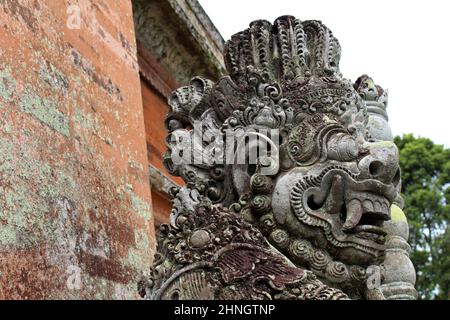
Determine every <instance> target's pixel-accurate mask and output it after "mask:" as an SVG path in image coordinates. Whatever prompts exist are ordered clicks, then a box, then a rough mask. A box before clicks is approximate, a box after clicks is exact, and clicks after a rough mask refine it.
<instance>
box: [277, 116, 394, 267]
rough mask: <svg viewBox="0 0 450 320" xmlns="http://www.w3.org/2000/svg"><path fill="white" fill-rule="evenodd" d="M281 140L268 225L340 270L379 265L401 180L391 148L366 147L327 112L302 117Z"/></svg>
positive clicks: (387, 144)
mask: <svg viewBox="0 0 450 320" xmlns="http://www.w3.org/2000/svg"><path fill="white" fill-rule="evenodd" d="M285 139H286V141H284V142H283V144H282V146H281V148H280V149H281V150H280V159H281V167H282V168H281V170H282V171H281V173H280V174H279V176H277V177H276V179H275V181H274V189H273V194H272V201H271V202H272V208H273V215H274V218H275V221H276V222H277V223H278V224H280V225H281V226H283V227H284V228H286V230H288V233H289V235H290V237H291V238H292V237H294V238H295V237H298V238H306V239H308V240H309V241H310V242H311V243H312V244H313V245H314V246H315V247H316V248H321V249H324V250H325V251H327V252H328V253H330V254H331V255H332V256H333V257H334V258H336V259H338V260H340V261H342V262H344V263H346V264H351V265H363V266H367V265H370V264H373V263H377V262H380V261H381V259H382V257H383V255H384V251H385V246H384V243H385V235H386V233H385V231H384V230H383V222H384V221H386V220H389V219H390V206H391V204H392V202H393V201H394V199H395V198H396V196H397V190H396V186H397V184H398V183H399V178H400V173H399V167H398V151H397V148H396V146H395V145H394V144H393V143H392V142H378V143H369V142H367V141H366V140H365V139H364V137H358V134H357V133H356V132H355V131H354V132H353V134H352V133H350V131H349V130H348V128H346V127H345V126H344V125H342V124H341V123H340V121H339V120H338V119H336V118H334V117H333V116H330V115H327V114H316V115H312V116H307V117H305V118H304V119H303V120H302V121H300V123H298V124H297V125H296V127H294V128H293V129H292V131H291V132H290V133H289V135H288V136H287V137H286V138H285ZM283 168H284V171H283Z"/></svg>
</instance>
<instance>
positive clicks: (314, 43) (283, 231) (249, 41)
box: [139, 16, 416, 300]
mask: <svg viewBox="0 0 450 320" xmlns="http://www.w3.org/2000/svg"><path fill="white" fill-rule="evenodd" d="M340 54H341V50H340V45H339V42H338V40H337V39H336V38H335V37H334V36H333V34H332V32H331V31H330V30H329V29H328V28H327V27H326V26H324V25H323V24H322V23H321V22H319V21H300V20H298V19H296V18H294V17H292V16H283V17H280V18H278V19H277V20H276V21H275V22H274V24H271V23H269V22H267V21H264V20H258V21H254V22H252V23H251V24H250V27H249V28H248V29H246V30H244V31H242V32H240V33H237V34H235V35H234V36H233V37H232V38H231V40H230V41H228V42H227V43H226V47H225V52H224V58H225V64H226V67H227V71H228V73H229V76H225V77H223V78H221V79H220V80H219V81H218V82H217V83H212V82H211V81H209V80H206V79H202V78H200V77H196V78H194V79H193V80H192V81H191V83H190V85H188V86H185V87H182V88H180V89H178V90H176V91H175V92H174V93H173V94H172V95H171V96H170V98H169V104H170V106H171V111H170V113H169V115H168V117H167V122H166V125H167V128H168V130H169V136H168V139H167V145H168V152H167V154H166V156H165V160H164V161H165V166H166V167H167V169H168V170H169V172H170V173H171V174H173V175H177V176H180V177H182V178H183V179H184V181H185V182H186V185H185V186H183V187H180V188H174V189H173V190H172V191H171V196H172V198H173V200H172V203H173V209H172V212H171V223H170V225H162V226H161V227H160V229H159V231H158V234H157V250H158V252H157V254H156V255H155V260H154V264H153V266H152V268H151V271H150V274H149V275H148V276H147V277H146V278H144V279H143V280H141V281H140V283H139V290H140V293H141V295H142V296H143V297H145V298H147V299H302V300H303V299H319V300H320V299H415V298H416V291H415V289H414V283H415V272H414V267H413V266H412V264H411V262H410V260H409V258H408V250H409V247H408V244H407V242H406V240H407V237H408V234H407V230H408V227H407V222H406V219H405V218H404V214H403V212H402V210H401V208H402V199H401V197H400V168H399V164H398V160H399V159H398V157H399V155H398V151H397V148H396V146H395V145H394V143H393V142H392V134H391V131H390V128H389V125H388V122H387V120H388V119H387V114H386V105H387V92H386V91H385V90H383V89H382V88H381V87H379V86H377V85H375V84H374V82H373V81H372V79H371V78H370V77H368V76H366V75H364V76H362V77H360V78H359V79H358V80H357V81H356V83H355V84H353V83H351V82H350V81H349V80H347V79H345V78H343V77H342V75H341V73H340V71H339V60H340Z"/></svg>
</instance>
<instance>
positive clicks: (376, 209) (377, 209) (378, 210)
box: [373, 201, 381, 212]
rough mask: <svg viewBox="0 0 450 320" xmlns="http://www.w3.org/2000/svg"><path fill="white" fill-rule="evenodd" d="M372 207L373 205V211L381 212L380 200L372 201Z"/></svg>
mask: <svg viewBox="0 0 450 320" xmlns="http://www.w3.org/2000/svg"><path fill="white" fill-rule="evenodd" d="M373 207H374V211H375V212H381V202H380V201H374V203H373Z"/></svg>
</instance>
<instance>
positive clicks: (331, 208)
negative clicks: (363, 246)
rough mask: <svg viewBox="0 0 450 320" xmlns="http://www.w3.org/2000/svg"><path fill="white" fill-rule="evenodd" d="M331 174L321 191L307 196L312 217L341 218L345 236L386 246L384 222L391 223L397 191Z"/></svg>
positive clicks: (370, 181)
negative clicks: (391, 207)
mask: <svg viewBox="0 0 450 320" xmlns="http://www.w3.org/2000/svg"><path fill="white" fill-rule="evenodd" d="M331 171H332V172H328V173H327V174H325V175H324V177H323V179H322V181H321V182H320V184H319V186H320V187H319V186H318V187H313V188H310V189H309V190H307V191H306V192H305V199H306V207H307V208H308V209H309V212H310V214H312V215H313V216H316V217H318V218H320V217H323V218H322V219H324V218H325V219H326V220H328V218H326V217H331V216H333V217H337V215H338V216H339V220H340V223H341V225H342V228H341V230H342V231H343V232H344V233H345V234H347V235H352V236H355V237H358V238H361V239H364V240H370V241H373V242H375V243H378V244H384V243H385V236H386V232H385V231H384V230H383V222H384V221H387V220H390V203H391V202H392V201H393V199H394V198H395V195H396V191H395V188H394V187H393V186H391V185H386V184H383V183H381V182H380V181H378V180H374V179H367V180H364V181H358V180H357V179H355V178H354V177H351V176H350V174H348V173H342V172H340V173H337V172H338V171H334V170H331ZM333 171H334V172H333ZM336 173H337V174H336ZM333 219H334V220H335V218H333ZM335 221H336V220H335Z"/></svg>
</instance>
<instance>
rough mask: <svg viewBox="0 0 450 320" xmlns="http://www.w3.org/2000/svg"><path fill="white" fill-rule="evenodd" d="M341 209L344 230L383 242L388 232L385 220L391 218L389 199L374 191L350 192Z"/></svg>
mask: <svg viewBox="0 0 450 320" xmlns="http://www.w3.org/2000/svg"><path fill="white" fill-rule="evenodd" d="M350 194H351V198H350V199H349V198H347V199H345V201H344V203H343V204H342V207H341V211H340V218H341V221H342V222H343V231H344V232H345V233H348V234H354V235H355V236H358V237H360V238H364V239H368V240H373V241H375V242H377V243H380V244H383V243H384V241H385V236H386V232H385V231H384V230H383V228H382V226H383V222H384V221H387V220H389V219H390V214H389V207H390V205H389V201H388V200H387V199H386V198H385V197H383V196H379V195H376V194H373V193H367V192H365V193H363V192H350Z"/></svg>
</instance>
